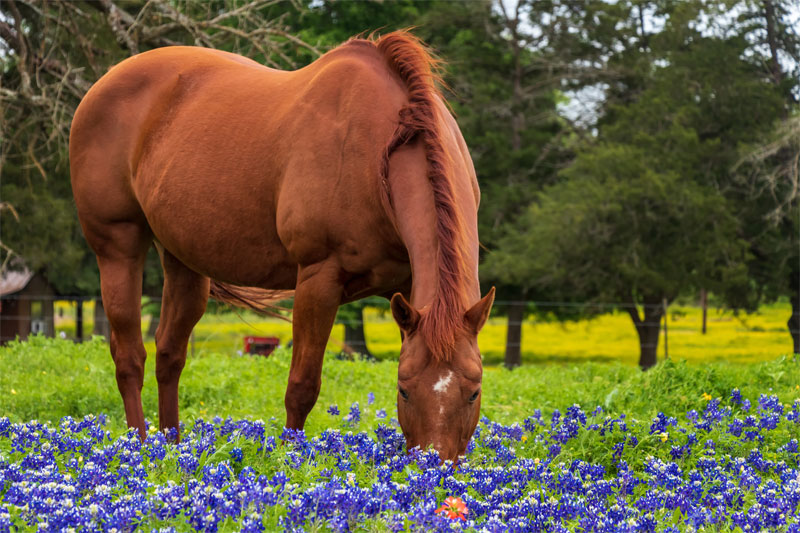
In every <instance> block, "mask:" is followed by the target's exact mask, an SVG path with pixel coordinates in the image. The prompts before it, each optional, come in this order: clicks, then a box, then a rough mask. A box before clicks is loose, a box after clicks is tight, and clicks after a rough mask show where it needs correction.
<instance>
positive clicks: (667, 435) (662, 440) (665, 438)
mask: <svg viewBox="0 0 800 533" xmlns="http://www.w3.org/2000/svg"><path fill="white" fill-rule="evenodd" d="M668 438H669V433H667V432H666V431H665V432H664V433H662V434H661V442H667V439H668Z"/></svg>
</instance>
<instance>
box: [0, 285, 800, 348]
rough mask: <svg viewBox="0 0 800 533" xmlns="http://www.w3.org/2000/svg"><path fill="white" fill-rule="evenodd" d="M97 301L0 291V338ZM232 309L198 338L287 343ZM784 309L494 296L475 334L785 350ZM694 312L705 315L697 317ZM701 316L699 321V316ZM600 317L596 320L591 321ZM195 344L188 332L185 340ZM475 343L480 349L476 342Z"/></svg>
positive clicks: (346, 337)
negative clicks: (710, 342) (726, 335)
mask: <svg viewBox="0 0 800 533" xmlns="http://www.w3.org/2000/svg"><path fill="white" fill-rule="evenodd" d="M100 302H101V301H100V299H99V297H87V296H75V297H65V296H54V295H29V294H22V295H19V294H18V295H12V296H4V297H3V298H2V302H1V305H2V306H1V307H0V342H1V343H5V342H8V341H10V340H13V339H15V338H20V339H25V338H27V336H28V335H32V334H41V335H46V336H59V337H61V338H66V339H72V340H75V341H82V340H86V339H89V338H91V337H92V336H93V335H101V336H105V337H108V336H109V334H110V328H109V324H108V319H107V318H106V316H105V313H104V312H103V310H102V304H101V303H100ZM160 304H161V301H160V298H158V297H145V298H143V300H142V317H143V320H142V331H143V335H144V337H145V339H148V338H149V339H151V340H152V336H153V334H154V333H155V328H156V326H157V324H158V314H159V312H158V311H159V309H160ZM632 310H635V313H631V311H632ZM235 313H237V314H238V315H239V316H238V317H237V315H236V314H233V313H232V312H231V310H230V309H229V308H226V307H223V306H221V305H215V306H210V308H209V311H207V313H206V315H205V316H204V317H203V319H201V321H200V324H199V326H200V327H202V328H203V330H204V331H205V332H206V333H205V335H204V336H203V337H202V338H200V339H199V341H200V343H201V344H202V343H203V342H205V341H206V340H208V339H216V340H217V341H219V339H220V338H221V337H223V336H224V335H223V334H222V333H217V332H214V327H215V324H216V323H217V322H218V321H219V320H220V318H219V317H225V316H227V317H231V320H232V321H236V320H237V319H239V318H240V319H241V320H242V322H240V324H242V327H240V328H238V329H236V333H227V335H228V336H229V337H232V338H234V340H232V341H231V342H237V343H238V345H241V342H240V341H241V338H244V337H245V336H247V335H251V336H252V335H256V336H260V335H264V334H270V332H271V331H273V332H278V333H274V334H275V335H279V336H280V337H281V340H282V343H283V344H284V345H285V344H288V343H289V341H290V339H291V326H289V325H287V323H285V322H282V323H280V324H279V322H281V321H278V320H276V319H265V318H260V317H259V318H255V317H254V316H253V315H251V314H249V313H242V312H241V311H236V312H235ZM790 314H791V306H790V305H789V304H788V303H785V304H783V305H779V306H778V307H777V308H771V311H770V316H769V321H768V322H769V323H763V322H764V321H763V320H757V321H755V322H757V323H753V322H754V321H753V320H752V316H753V315H746V314H743V313H741V314H737V313H734V312H732V311H726V310H720V309H717V308H714V307H712V308H708V309H706V310H705V311H704V310H703V309H702V308H701V307H700V306H699V305H697V304H694V305H691V304H690V305H675V304H674V305H670V306H668V305H666V302H662V303H659V304H649V305H642V304H638V305H637V304H632V303H630V302H628V303H626V302H557V301H522V300H499V301H496V302H495V303H494V307H493V310H492V316H491V318H490V324H491V325H492V327H491V328H489V329H491V330H492V331H491V333H488V334H487V333H484V335H483V336H482V338H483V337H484V336H486V335H488V336H489V337H491V339H492V342H493V344H492V346H493V348H492V349H493V350H494V351H495V352H502V351H507V350H515V349H516V350H518V351H526V350H527V351H528V352H531V351H533V352H535V351H536V350H537V349H539V350H540V351H541V348H540V347H539V346H538V345H539V344H541V343H542V342H543V341H542V339H543V338H547V339H549V340H547V341H545V342H546V343H548V344H550V345H556V344H560V343H561V341H560V340H556V341H554V340H553V338H554V336H556V338H557V336H558V333H559V329H560V330H561V331H563V336H573V337H574V336H576V335H582V336H584V337H586V339H585V340H586V341H587V343H588V344H586V346H584V347H582V348H580V347H579V348H576V347H575V346H572V347H570V348H563V350H565V351H569V352H570V353H574V352H576V351H580V350H584V351H585V352H587V354H589V353H590V352H591V351H592V349H593V348H592V345H593V343H592V338H593V337H594V338H595V341H596V342H606V343H608V342H623V343H626V346H627V347H628V348H627V349H628V350H629V351H630V350H631V349H637V348H638V349H640V350H647V349H653V348H659V349H660V350H661V351H662V354H663V355H664V356H667V357H668V356H669V351H668V350H669V349H670V347H671V346H672V342H673V338H672V337H674V338H675V339H677V340H678V341H679V342H683V343H684V344H686V342H687V339H688V338H689V337H692V338H694V339H695V341H692V342H697V339H701V338H702V336H703V335H704V332H705V331H707V330H710V331H712V332H714V329H715V327H718V326H719V323H720V321H724V322H731V323H733V326H734V327H733V329H731V327H730V326H729V325H728V326H726V328H727V330H730V332H731V333H730V336H731V338H730V339H729V341H730V342H732V343H736V342H739V343H740V344H741V343H742V339H744V338H748V336H749V337H752V338H751V339H750V341H752V342H758V339H763V337H764V335H763V334H764V333H769V334H770V335H772V337H774V338H775V341H774V342H783V343H785V344H786V345H787V348H786V350H785V351H791V346H792V343H791V337H790V333H792V334H797V330H791V331H790V327H789V325H790V324H792V323H793V322H792V321H787V319H789V316H790ZM587 316H589V317H603V316H614V317H615V318H614V320H615V321H614V323H613V331H607V330H606V329H604V328H611V327H612V326H608V324H605V322H604V321H603V319H600V318H595V319H594V321H593V320H588V321H587V320H586V317H587ZM634 316H636V319H635V320H634V319H633V317H634ZM701 317H707V318H702V319H701ZM762 318H763V317H762ZM701 320H702V321H703V322H705V323H701ZM272 322H274V324H273V323H272ZM391 322H392V318H391V314H390V312H389V310H388V305H387V303H386V301H385V300H382V299H374V300H369V301H368V302H367V307H366V308H365V310H359V312H358V313H353V312H348V313H342V314H340V316H339V317H338V319H337V322H336V323H337V324H339V325H340V327H341V329H342V331H341V332H340V333H339V334H338V335H339V337H340V338H338V339H334V338H333V337H332V340H331V343H332V344H333V345H334V347H337V346H338V347H340V348H341V349H342V350H343V351H345V352H348V353H350V352H358V353H370V351H371V350H372V351H375V350H376V348H375V345H379V346H380V345H382V344H384V345H394V344H396V345H398V346H399V333H396V332H395V334H394V337H392V334H391V333H386V331H385V330H386V329H387V328H388V329H389V330H390V331H394V330H396V328H393V325H388V326H387V324H389V323H391ZM606 322H608V321H607V320H606ZM708 322H710V323H711V324H708ZM600 323H602V324H601V325H598V324H600ZM795 323H796V322H795ZM248 324H250V325H253V327H252V331H248ZM593 324H594V325H595V326H594V327H593V326H592V325H593ZM287 328H288V329H287ZM581 328H583V329H581ZM543 332H545V333H546V335H544V334H543ZM576 332H577V333H576ZM237 334H238V337H237ZM387 335H388V336H389V337H390V340H388V341H386V340H385V339H384V338H383V337H386V336H387ZM548 335H549V336H548ZM612 337H613V338H612ZM237 339H238V340H237ZM737 339H738V340H737ZM770 342H773V341H772V340H771V341H770ZM392 343H394V344H392ZM484 344H485V343H484ZM745 344H746V343H745ZM194 345H195V339H194V336H193V338H192V343H191V344H190V346H192V347H193V346H194ZM631 347H632V348H631ZM377 349H378V350H380V348H377ZM384 349H387V348H384ZM393 349H394V348H393ZM482 350H483V351H484V352H486V349H485V348H484V347H483V346H482ZM548 350H550V351H551V352H552V351H554V350H555V349H554V348H548ZM556 351H557V350H556Z"/></svg>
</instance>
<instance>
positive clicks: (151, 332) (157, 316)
mask: <svg viewBox="0 0 800 533" xmlns="http://www.w3.org/2000/svg"><path fill="white" fill-rule="evenodd" d="M159 322H161V312H160V311H159V312H158V313H153V315H152V316H151V317H150V325H148V326H147V336H148V337H149V338H151V339H155V338H156V331H157V330H158V324H159Z"/></svg>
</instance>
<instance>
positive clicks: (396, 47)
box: [360, 31, 472, 360]
mask: <svg viewBox="0 0 800 533" xmlns="http://www.w3.org/2000/svg"><path fill="white" fill-rule="evenodd" d="M360 42H362V43H363V42H364V41H363V40H360ZM366 42H369V43H372V44H373V45H374V46H376V47H377V49H378V50H379V51H380V52H381V53H382V54H383V56H384V57H385V58H386V60H387V62H388V63H389V66H390V67H391V68H392V69H393V70H394V71H395V72H396V73H397V75H398V76H399V77H400V79H401V80H402V81H403V83H405V85H406V89H407V91H408V103H407V104H406V105H405V106H403V107H402V108H401V109H400V113H399V117H398V119H399V123H398V126H397V129H396V130H395V132H394V135H393V136H392V138H391V140H390V141H389V143H388V144H387V146H386V150H385V152H384V155H383V164H382V169H381V173H382V176H381V177H382V179H384V180H388V178H389V176H388V174H389V156H390V155H391V154H392V152H393V151H394V150H396V149H397V148H399V147H400V146H402V145H404V144H406V143H409V142H411V141H412V140H414V139H417V138H418V139H419V140H421V141H422V143H423V145H424V146H425V152H426V158H427V162H428V179H429V181H430V183H431V187H432V189H433V199H434V204H435V206H436V215H437V216H436V219H437V224H436V235H437V240H438V242H439V249H438V253H437V256H438V273H439V279H438V283H437V287H436V294H435V296H434V298H433V301H432V302H431V304H430V306H429V307H428V309H424V310H422V313H421V314H422V317H421V319H420V322H419V326H418V331H419V334H421V335H422V337H423V339H424V340H425V342H426V344H427V345H428V348H429V349H430V350H431V352H432V354H433V356H434V357H435V358H436V359H438V360H448V359H449V358H450V357H451V355H452V353H453V349H454V346H455V335H456V332H457V331H458V330H459V329H463V328H464V327H465V326H464V312H465V311H466V309H467V305H468V304H469V301H468V294H467V287H468V286H469V282H470V278H471V276H472V274H471V271H470V270H469V269H468V268H467V265H466V258H467V243H466V235H467V231H466V227H465V224H464V221H463V219H462V215H461V211H460V210H459V208H458V205H457V203H456V199H455V194H454V192H453V184H452V181H451V177H450V173H449V172H448V156H447V154H446V152H445V150H444V147H443V141H442V130H441V128H442V127H443V125H444V120H443V117H441V116H440V112H439V107H438V106H437V99H438V100H440V101H441V102H444V98H443V97H442V94H441V92H440V91H439V89H438V88H437V86H436V83H437V82H440V83H441V78H440V77H439V75H438V73H437V71H438V70H439V66H440V62H439V61H438V60H436V59H434V58H433V57H432V56H431V54H430V53H428V51H427V49H426V48H425V46H424V45H423V44H422V42H421V41H420V40H419V39H417V38H416V37H415V36H413V35H412V34H410V33H408V32H407V31H396V32H393V33H389V34H387V35H384V36H381V37H378V38H375V37H373V36H370V37H369V39H368V40H367V41H366Z"/></svg>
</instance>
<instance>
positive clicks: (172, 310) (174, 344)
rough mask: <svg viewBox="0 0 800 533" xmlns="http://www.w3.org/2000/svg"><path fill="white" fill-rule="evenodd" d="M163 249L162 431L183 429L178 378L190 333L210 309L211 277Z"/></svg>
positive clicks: (159, 333) (158, 345) (158, 366)
mask: <svg viewBox="0 0 800 533" xmlns="http://www.w3.org/2000/svg"><path fill="white" fill-rule="evenodd" d="M159 252H160V254H161V264H162V265H163V267H164V293H163V300H162V302H161V320H160V322H159V324H158V330H157V331H156V379H157V380H158V422H159V427H160V428H161V430H162V431H166V430H168V429H169V428H175V430H176V431H179V428H178V421H179V420H178V381H179V380H180V377H181V371H182V370H183V366H184V364H185V363H186V345H187V343H188V342H189V336H190V335H191V334H192V329H193V328H194V326H195V324H197V321H198V320H200V317H202V316H203V312H205V310H206V302H207V301H208V289H209V279H208V278H207V277H205V276H202V275H200V274H198V273H197V272H195V271H193V270H190V269H189V268H188V267H186V265H184V264H183V263H181V262H180V261H178V259H176V258H175V256H173V255H172V254H170V253H169V252H168V251H166V250H162V249H159ZM176 435H177V433H176Z"/></svg>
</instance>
